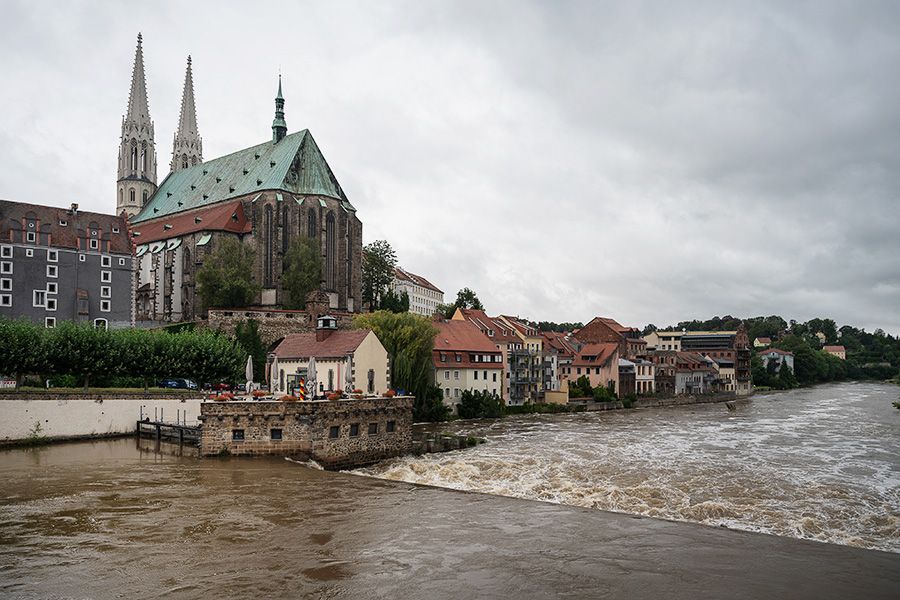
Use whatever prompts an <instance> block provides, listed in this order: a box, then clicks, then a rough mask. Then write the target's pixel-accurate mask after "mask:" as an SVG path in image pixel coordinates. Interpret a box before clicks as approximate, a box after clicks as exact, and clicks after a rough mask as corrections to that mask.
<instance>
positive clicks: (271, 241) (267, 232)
mask: <svg viewBox="0 0 900 600" xmlns="http://www.w3.org/2000/svg"><path fill="white" fill-rule="evenodd" d="M263 246H264V249H265V250H264V253H263V279H264V285H265V287H272V267H273V262H274V261H273V257H272V254H273V251H274V249H275V218H274V211H273V210H272V205H271V204H268V205H266V210H265V215H264V218H263Z"/></svg>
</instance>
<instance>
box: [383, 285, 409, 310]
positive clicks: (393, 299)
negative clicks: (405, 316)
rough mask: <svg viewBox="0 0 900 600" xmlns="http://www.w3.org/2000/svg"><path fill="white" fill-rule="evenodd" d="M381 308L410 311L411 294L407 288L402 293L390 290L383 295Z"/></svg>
mask: <svg viewBox="0 0 900 600" xmlns="http://www.w3.org/2000/svg"><path fill="white" fill-rule="evenodd" d="M381 308H382V309H383V310H389V311H391V312H392V313H405V312H409V294H407V293H406V290H403V293H402V294H397V293H395V292H393V291H391V290H388V291H386V292H385V293H384V294H382V296H381Z"/></svg>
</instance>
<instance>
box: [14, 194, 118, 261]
mask: <svg viewBox="0 0 900 600" xmlns="http://www.w3.org/2000/svg"><path fill="white" fill-rule="evenodd" d="M74 206H75V209H76V210H72V208H71V207H70V208H60V207H57V206H42V205H39V204H27V203H25V202H12V201H10V200H0V240H3V241H12V237H11V236H12V230H13V229H16V230H24V229H25V226H26V225H25V215H26V214H27V213H32V215H33V216H34V217H35V218H36V221H37V223H36V230H37V231H36V233H42V234H46V233H47V232H48V231H49V234H50V247H51V248H72V249H77V248H78V239H79V236H80V237H84V238H87V231H88V230H89V229H91V224H92V223H94V224H96V226H97V229H98V230H99V234H100V237H104V236H109V237H108V238H106V239H108V240H109V251H110V252H119V253H125V254H133V253H134V248H133V245H132V243H131V239H130V238H129V236H128V221H126V220H125V218H124V217H122V216H116V215H104V214H100V213H95V212H88V211H83V210H77V208H78V205H77V204H76V205H74ZM60 222H65V223H66V225H60ZM113 228H115V229H118V231H119V232H118V233H113ZM42 230H44V231H42Z"/></svg>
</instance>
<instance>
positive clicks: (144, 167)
mask: <svg viewBox="0 0 900 600" xmlns="http://www.w3.org/2000/svg"><path fill="white" fill-rule="evenodd" d="M146 171H147V151H146V150H144V149H141V172H146Z"/></svg>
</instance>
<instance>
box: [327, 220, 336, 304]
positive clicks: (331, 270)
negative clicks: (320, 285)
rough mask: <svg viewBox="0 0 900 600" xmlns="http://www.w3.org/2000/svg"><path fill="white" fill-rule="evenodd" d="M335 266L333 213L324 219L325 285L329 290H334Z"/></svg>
mask: <svg viewBox="0 0 900 600" xmlns="http://www.w3.org/2000/svg"><path fill="white" fill-rule="evenodd" d="M336 266H337V232H336V231H335V226H334V213H332V212H330V213H328V216H327V217H325V285H326V286H327V287H328V289H329V290H333V289H334V288H335V279H336V277H335V275H336V273H335V271H336Z"/></svg>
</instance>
